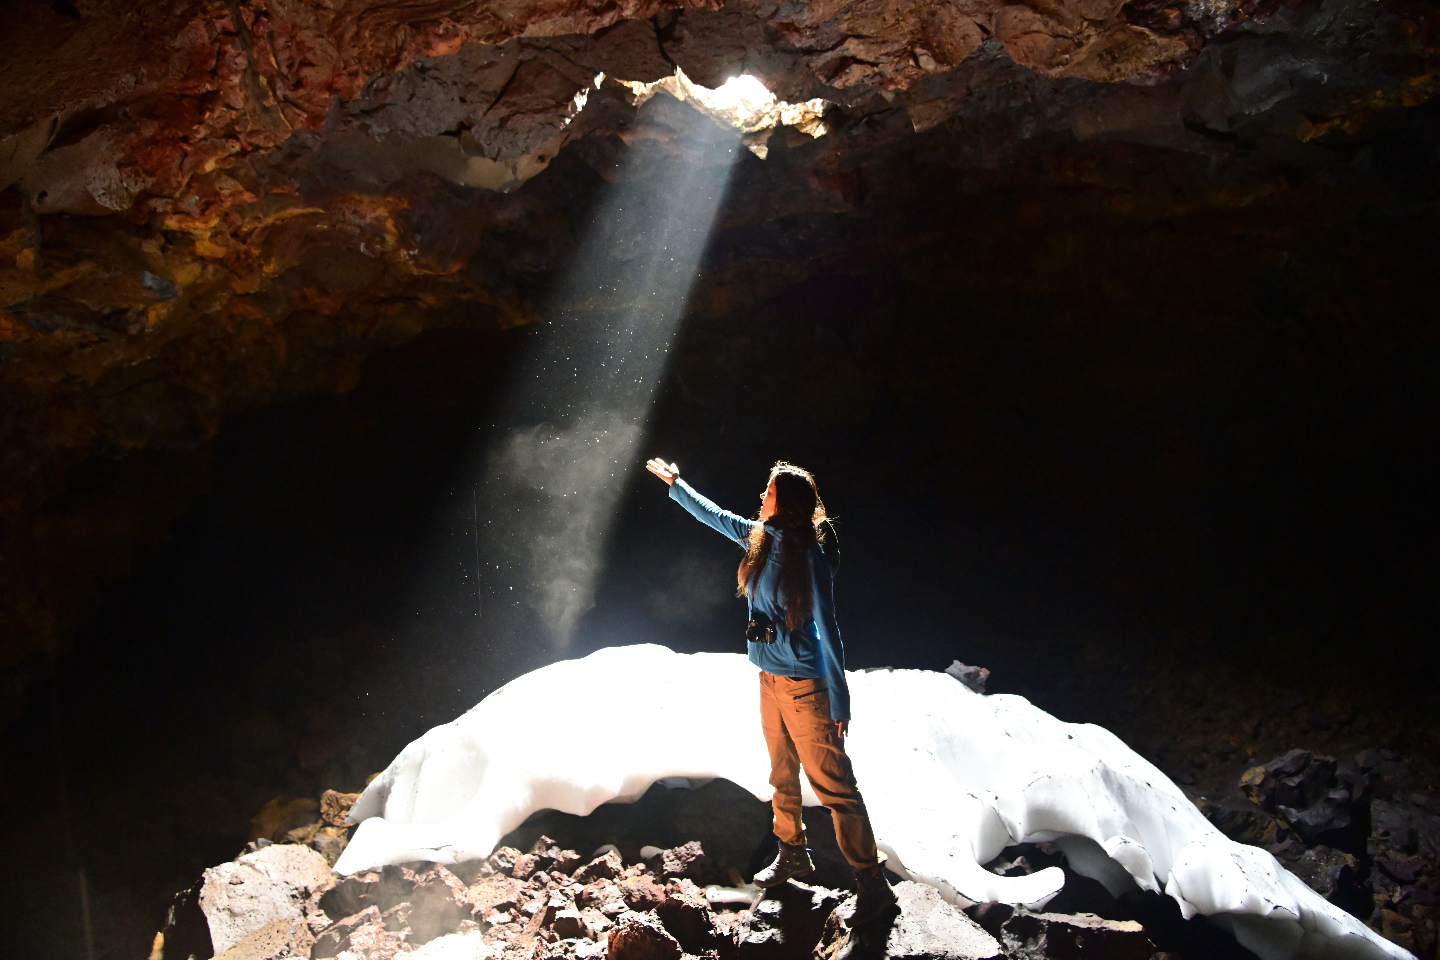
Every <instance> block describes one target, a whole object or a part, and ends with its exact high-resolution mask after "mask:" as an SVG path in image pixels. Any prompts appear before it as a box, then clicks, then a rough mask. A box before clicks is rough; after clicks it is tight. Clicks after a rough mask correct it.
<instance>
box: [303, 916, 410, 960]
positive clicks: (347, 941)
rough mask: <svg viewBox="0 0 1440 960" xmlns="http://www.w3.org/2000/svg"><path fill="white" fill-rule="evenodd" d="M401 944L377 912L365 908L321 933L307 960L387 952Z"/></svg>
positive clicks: (398, 947) (400, 939) (402, 941)
mask: <svg viewBox="0 0 1440 960" xmlns="http://www.w3.org/2000/svg"><path fill="white" fill-rule="evenodd" d="M403 943H404V940H403V938H401V937H399V936H397V935H396V934H394V933H392V932H391V931H389V930H387V929H386V928H385V921H384V920H383V919H382V917H381V913H380V911H379V910H378V909H376V908H375V907H366V908H365V909H364V910H362V911H360V912H359V913H357V914H355V915H354V916H350V917H346V918H345V919H343V920H340V921H337V922H336V923H334V924H332V925H331V926H329V927H327V928H326V929H325V930H322V931H321V932H320V935H319V936H318V937H316V938H315V943H314V944H313V945H312V946H311V947H310V956H311V958H312V960H325V958H328V957H334V956H338V955H339V954H340V953H341V951H344V950H351V949H354V950H357V951H358V950H361V949H369V948H372V947H379V948H381V949H382V950H388V949H389V948H390V947H391V946H392V945H393V946H394V947H395V949H396V950H399V949H400V947H401V945H402V944H403ZM391 955H392V956H393V951H392V953H391Z"/></svg>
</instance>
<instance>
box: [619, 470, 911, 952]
mask: <svg viewBox="0 0 1440 960" xmlns="http://www.w3.org/2000/svg"><path fill="white" fill-rule="evenodd" d="M645 468H646V469H647V470H649V471H650V472H651V473H653V474H655V475H656V476H657V477H659V478H660V479H661V480H664V481H665V482H666V483H667V484H669V485H670V499H672V500H675V501H678V502H679V503H680V505H681V506H683V507H684V508H685V509H686V510H689V511H690V513H691V514H693V515H694V516H695V518H696V519H697V520H699V521H700V522H702V523H704V524H706V525H707V526H709V527H711V528H713V529H715V530H717V531H719V532H720V533H722V534H724V535H725V536H727V537H729V538H730V539H731V540H733V541H734V542H735V543H736V544H738V545H739V546H740V547H742V548H743V549H744V550H745V556H744V557H743V558H742V559H741V561H740V569H739V571H738V572H737V575H736V579H737V581H738V583H739V590H738V593H739V594H741V595H743V596H745V597H746V598H747V600H748V601H749V608H750V618H751V621H750V629H749V630H747V631H746V634H747V640H748V643H747V644H746V646H747V648H748V652H749V656H750V662H751V663H753V664H755V665H756V666H757V667H759V668H760V720H761V724H762V726H763V727H764V729H765V743H766V746H768V747H769V749H770V785H771V786H773V787H774V788H775V798H774V801H773V804H772V805H773V807H774V810H775V835H776V836H778V837H779V838H780V852H779V854H778V855H777V856H776V857H775V862H774V863H772V864H770V865H769V866H768V867H766V868H765V869H763V870H761V871H760V872H759V873H757V874H756V875H755V883H756V884H758V885H759V886H762V887H773V886H777V885H778V884H781V883H784V882H785V881H786V880H789V879H790V878H792V877H802V876H804V875H805V874H807V873H809V872H811V871H812V870H814V869H815V865H814V863H812V862H811V860H810V851H809V850H807V849H806V848H805V822H804V821H803V820H802V819H801V816H800V813H801V810H800V770H801V768H802V767H803V768H804V770H805V776H806V778H807V779H808V780H809V781H810V786H811V787H812V788H814V790H815V794H816V795H817V796H818V797H819V798H820V801H821V802H822V803H824V804H825V806H826V807H828V808H829V809H830V812H831V814H832V816H833V820H834V824H835V839H836V840H837V841H839V844H840V852H841V853H843V854H844V855H845V859H846V860H848V861H850V865H851V866H853V867H854V868H855V875H856V881H857V888H858V893H859V895H858V897H857V898H856V903H855V910H854V912H853V913H852V914H851V917H850V923H851V925H856V924H861V923H865V922H866V921H868V920H872V919H874V918H875V917H876V916H878V915H879V914H880V913H882V912H883V911H884V910H885V909H886V908H887V907H889V906H890V905H891V904H893V903H894V902H895V894H894V892H892V891H891V889H890V885H889V884H888V883H886V882H885V878H884V876H883V875H882V873H881V868H880V864H881V858H880V855H879V853H878V851H877V850H876V849H875V835H874V833H873V832H872V831H871V829H870V817H869V815H868V814H867V813H866V812H865V802H864V801H863V800H862V799H861V797H860V791H859V790H858V789H856V786H855V774H854V772H853V771H852V770H851V768H850V758H849V757H848V756H846V755H845V743H844V737H845V735H846V733H847V732H848V727H849V725H850V688H849V686H848V685H847V684H846V682H845V651H844V648H843V647H842V646H841V645H840V630H839V628H838V627H837V626H836V623H835V604H834V600H833V597H832V593H831V578H832V576H833V573H832V570H831V567H830V562H829V560H828V559H827V558H826V554H825V551H824V550H823V549H822V546H821V545H822V542H824V540H825V539H826V536H825V531H827V530H828V524H827V523H826V517H825V505H824V504H823V503H821V502H820V494H819V492H818V491H817V490H816V488H815V478H814V477H812V476H811V475H810V474H809V473H808V472H807V471H805V470H802V469H800V468H799V467H797V466H794V465H792V464H788V463H784V462H780V463H777V464H775V466H774V467H773V468H772V469H771V471H770V482H769V483H768V484H767V485H766V487H765V492H764V493H763V494H762V495H761V499H760V513H759V515H758V516H757V518H756V519H755V520H746V519H745V518H744V517H740V516H737V515H736V514H733V513H731V512H729V511H728V510H722V509H720V508H719V507H717V506H716V505H715V504H713V503H711V502H710V501H709V500H707V499H705V498H704V497H702V496H701V495H700V494H698V493H696V492H695V490H694V489H693V488H692V487H691V486H690V485H689V484H687V483H686V482H685V481H684V480H681V479H680V470H679V468H678V467H676V466H675V464H673V463H666V462H665V461H664V460H651V461H650V462H649V463H647V464H645Z"/></svg>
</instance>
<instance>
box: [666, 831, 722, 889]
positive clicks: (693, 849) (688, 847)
mask: <svg viewBox="0 0 1440 960" xmlns="http://www.w3.org/2000/svg"><path fill="white" fill-rule="evenodd" d="M654 859H655V860H656V861H657V862H656V863H655V864H654V865H653V869H655V871H656V872H657V873H658V874H660V876H662V877H688V878H689V879H691V880H694V881H695V882H696V883H706V882H708V881H709V880H710V878H711V875H712V872H713V870H712V866H711V863H710V858H709V857H707V856H705V850H704V848H703V847H701V846H700V841H698V840H691V841H690V842H689V843H685V844H682V845H680V846H678V847H671V848H670V849H669V850H662V851H661V852H660V854H659V855H658V856H657V857H655V858H654Z"/></svg>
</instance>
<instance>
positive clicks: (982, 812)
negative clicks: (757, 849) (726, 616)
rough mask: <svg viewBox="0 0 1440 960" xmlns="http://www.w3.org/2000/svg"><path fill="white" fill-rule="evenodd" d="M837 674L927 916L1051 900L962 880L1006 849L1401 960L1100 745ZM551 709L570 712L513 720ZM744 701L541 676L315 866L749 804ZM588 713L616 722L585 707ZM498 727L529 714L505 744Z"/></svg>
mask: <svg viewBox="0 0 1440 960" xmlns="http://www.w3.org/2000/svg"><path fill="white" fill-rule="evenodd" d="M848 676H849V681H850V691H851V705H852V713H853V716H854V717H855V718H856V719H855V723H854V729H853V731H852V733H851V736H850V738H849V740H848V743H847V750H848V752H849V754H850V757H851V760H852V762H853V764H854V768H855V774H856V777H857V779H858V781H859V784H860V789H861V791H862V793H863V794H864V796H865V801H866V805H867V806H868V808H869V810H870V818H871V822H872V824H873V826H874V828H875V835H876V837H877V840H878V842H879V844H880V847H881V849H883V850H885V851H886V853H888V854H889V855H890V858H891V859H890V866H891V867H892V868H893V869H894V870H895V871H896V872H897V873H899V874H900V875H901V876H904V877H906V878H908V879H912V880H918V881H921V882H924V883H928V884H931V885H932V886H934V887H936V888H937V889H938V890H939V891H940V893H941V894H942V895H943V896H944V897H945V898H946V899H947V900H950V901H951V902H954V903H957V904H959V905H961V906H967V905H969V904H971V903H980V902H986V901H998V902H1002V903H1011V904H1019V905H1025V906H1029V907H1032V908H1036V909H1038V908H1039V907H1041V906H1043V905H1044V904H1045V903H1046V902H1047V901H1048V900H1049V899H1050V898H1051V897H1053V896H1054V895H1055V894H1056V893H1058V892H1059V890H1060V887H1061V885H1062V884H1063V882H1064V875H1063V874H1062V873H1061V871H1060V870H1059V869H1057V868H1054V867H1052V868H1049V869H1046V870H1042V871H1040V872H1038V873H1035V874H1031V875H1029V876H1022V877H1001V876H997V875H995V874H993V873H991V872H989V871H988V870H986V869H985V868H984V867H983V866H981V864H984V863H987V862H989V861H990V860H992V859H994V858H995V857H996V856H997V855H998V854H999V853H1000V851H1001V850H1002V849H1004V848H1005V847H1006V846H1008V845H1010V844H1013V843H1020V842H1022V841H1031V842H1035V841H1041V840H1050V841H1053V842H1055V843H1057V844H1058V845H1059V846H1061V848H1062V849H1063V850H1064V851H1065V853H1066V855H1067V858H1068V859H1069V861H1070V864H1071V866H1072V867H1073V868H1074V869H1075V870H1076V871H1077V872H1080V873H1082V874H1085V875H1087V876H1093V877H1094V878H1095V879H1097V880H1099V881H1100V882H1102V883H1104V884H1105V885H1106V886H1107V887H1108V888H1110V890H1111V892H1112V893H1119V892H1122V891H1123V890H1124V889H1125V888H1126V887H1128V886H1130V885H1132V884H1133V885H1138V886H1139V887H1140V888H1142V889H1145V890H1151V891H1164V892H1165V893H1166V894H1168V895H1170V896H1171V897H1173V898H1174V899H1175V900H1176V902H1177V903H1178V904H1179V905H1180V909H1181V911H1182V912H1183V913H1184V914H1185V915H1186V916H1187V917H1188V916H1193V915H1194V914H1196V913H1200V914H1204V915H1206V916H1207V917H1209V918H1210V919H1212V920H1214V921H1216V922H1217V923H1220V924H1221V925H1222V926H1225V927H1226V928H1228V929H1229V930H1231V931H1232V932H1233V933H1234V935H1235V936H1236V938H1237V939H1238V940H1239V941H1240V942H1241V943H1242V944H1244V945H1245V946H1246V947H1248V948H1249V949H1251V950H1253V951H1254V952H1255V953H1256V954H1257V955H1259V956H1260V957H1262V958H1263V960H1291V958H1309V957H1315V958H1332V957H1333V958H1342V957H1343V958H1375V960H1380V958H1386V957H1391V958H1396V960H1401V958H1406V957H1410V954H1409V953H1408V952H1407V951H1405V950H1404V949H1402V948H1401V947H1399V946H1397V945H1395V944H1393V943H1390V942H1389V941H1387V940H1385V939H1384V938H1382V937H1380V936H1379V935H1378V934H1376V933H1375V932H1374V931H1372V930H1370V929H1369V928H1368V927H1366V926H1365V925H1364V924H1362V923H1361V922H1360V921H1359V920H1357V919H1356V918H1354V917H1352V916H1350V915H1349V914H1347V913H1345V912H1344V911H1343V910H1341V909H1340V908H1339V907H1336V906H1334V905H1333V904H1331V903H1328V902H1327V901H1326V900H1324V899H1323V898H1322V897H1321V896H1320V895H1319V894H1317V893H1316V892H1315V891H1313V890H1311V889H1310V888H1309V887H1308V886H1306V884H1305V883H1304V882H1303V881H1301V880H1300V879H1299V878H1297V877H1295V876H1294V875H1293V874H1291V873H1290V872H1289V871H1287V870H1285V869H1284V868H1283V867H1282V866H1280V864H1279V862H1278V861H1276V860H1275V858H1274V857H1273V856H1271V855H1270V854H1269V853H1267V852H1265V851H1263V850H1260V849H1258V848H1256V847H1251V846H1246V845H1244V844H1239V843H1236V842H1234V841H1232V840H1230V839H1229V838H1227V837H1225V836H1224V835H1223V834H1221V833H1220V831H1219V830H1217V829H1216V828H1215V827H1214V826H1213V825H1212V824H1211V823H1210V822H1209V821H1208V820H1206V819H1205V817H1204V816H1203V815H1202V814H1201V813H1200V811H1199V810H1198V809H1196V807H1195V806H1194V804H1192V803H1191V802H1190V800H1189V799H1188V798H1187V797H1186V796H1185V794H1184V793H1182V792H1181V790H1180V788H1179V787H1177V786H1176V785H1175V784H1174V783H1173V782H1171V781H1170V779H1169V778H1167V777H1166V776H1165V775H1164V774H1163V773H1161V772H1160V771H1159V770H1158V769H1157V768H1156V767H1155V766H1154V765H1152V764H1151V763H1149V762H1148V761H1146V760H1145V759H1144V758H1142V757H1141V756H1140V755H1139V754H1137V753H1135V752H1134V751H1133V750H1131V749H1130V748H1129V747H1127V746H1126V745H1125V744H1124V743H1122V742H1121V741H1120V739H1119V738H1118V737H1116V736H1115V735H1114V734H1112V733H1110V732H1109V731H1108V730H1105V729H1104V728H1102V727H1098V726H1095V725H1093V724H1075V723H1065V722H1063V721H1061V720H1058V719H1056V718H1055V717H1052V716H1051V715H1050V714H1048V713H1045V712H1044V711H1043V710H1040V709H1038V708H1037V707H1035V706H1033V705H1031V704H1030V702H1029V701H1027V700H1025V699H1024V698H1023V697H1017V696H1012V695H993V696H983V695H981V694H977V693H975V692H973V691H971V690H970V689H969V688H967V687H965V686H964V685H963V684H961V683H958V682H956V680H954V679H953V678H952V677H950V676H947V675H946V674H944V673H937V672H930V671H924V670H886V671H871V672H865V673H851V674H849V675H848ZM567 691H568V692H570V693H571V694H572V695H571V696H569V697H566V696H564V692H567ZM597 691H604V696H603V697H599V698H597V696H596V692H597ZM557 693H558V694H560V696H559V697H558V699H559V700H561V701H562V702H565V701H568V702H572V703H574V704H576V709H575V710H574V711H573V712H568V713H567V712H562V711H542V712H535V711H524V708H525V707H526V706H527V705H530V704H534V703H539V702H541V701H542V700H546V701H551V702H553V701H554V700H555V699H557ZM758 696H759V694H758V683H757V680H756V672H755V668H754V667H753V666H752V665H751V664H750V663H749V662H748V661H746V659H745V657H744V656H743V655H741V654H722V653H699V654H677V653H674V652H672V651H670V650H668V649H666V648H665V647H661V646H657V645H653V644H644V645H636V646H627V647H610V648H606V649H602V650H599V651H596V652H595V653H593V654H591V655H589V656H587V657H584V658H581V659H578V660H566V661H561V662H559V663H554V664H551V665H549V666H546V667H542V668H540V669H538V670H535V671H533V672H532V673H529V674H526V675H525V676H522V677H519V678H517V679H515V680H514V681H512V682H510V683H508V684H506V685H505V686H504V687H502V688H500V689H499V690H496V691H495V692H494V693H492V694H490V696H488V697H486V698H485V699H484V700H482V701H481V702H480V703H479V704H477V705H476V706H475V707H473V708H472V709H471V710H469V711H468V712H467V713H465V714H464V715H463V716H461V717H459V718H458V719H456V720H453V721H451V722H450V723H447V724H443V725H441V726H438V727H435V728H434V729H432V730H430V731H429V732H427V733H426V734H424V735H423V736H422V737H420V738H419V739H417V740H415V741H414V742H413V743H411V744H410V745H409V746H407V747H406V748H405V749H404V750H402V751H401V752H400V755H399V756H397V757H396V758H395V759H394V760H393V761H392V762H391V764H390V766H389V767H388V768H386V770H385V772H384V773H383V774H381V775H380V776H379V777H377V778H376V779H375V780H374V782H372V783H371V784H370V786H369V787H367V788H366V790H365V792H364V794H363V795H362V796H361V797H360V800H359V801H358V802H357V803H356V805H355V807H354V809H353V811H352V812H351V817H352V819H353V820H354V821H359V822H360V826H359V828H358V829H357V830H356V832H355V836H354V838H353V839H352V840H351V841H350V844H349V846H348V847H347V848H346V849H345V852H344V853H343V854H342V855H341V858H340V861H339V863H337V864H336V867H335V869H336V870H337V871H338V872H340V873H355V872H359V871H361V870H367V869H371V868H373V867H378V866H380V865H383V864H387V863H401V862H405V861H410V860H432V861H438V862H440V863H456V862H461V861H465V860H473V859H480V858H483V857H485V856H487V855H488V854H489V853H490V852H491V850H492V849H493V848H494V846H495V844H496V842H497V841H498V840H499V839H500V838H501V837H502V836H504V835H505V834H506V833H508V832H509V831H511V830H512V829H514V828H515V827H517V826H519V825H520V824H521V823H522V822H523V821H524V820H525V818H526V817H528V816H529V815H530V814H531V813H534V812H535V811H537V810H542V809H554V810H560V811H563V812H565V813H572V814H578V815H585V814H588V813H590V812H591V811H592V810H594V809H595V808H596V807H598V806H599V805H600V804H602V803H608V802H617V801H618V802H626V801H633V800H635V799H637V798H638V797H639V796H640V795H641V794H643V793H644V792H645V790H646V789H647V788H648V787H649V786H650V785H651V784H652V783H654V782H655V781H657V780H660V779H663V778H666V777H693V778H708V777H725V778H726V779H729V780H731V781H733V782H735V783H736V784H738V785H739V786H741V787H743V788H744V789H746V790H748V791H750V792H751V793H753V794H754V795H755V796H756V797H758V798H760V799H762V800H768V799H769V798H770V796H771V793H772V791H771V788H770V785H769V783H768V780H769V762H768V758H767V755H766V751H765V744H764V737H763V735H762V733H761V731H760V720H759V710H758V706H757V703H758ZM597 700H599V701H601V702H604V703H607V704H618V705H619V706H618V707H617V708H614V709H611V710H608V711H602V710H601V709H600V708H599V707H594V706H589V705H591V704H594V703H596V701H597ZM517 712H526V713H527V716H528V718H529V722H528V723H527V730H526V734H525V735H524V736H523V737H522V736H517V735H516V732H515V729H514V723H513V718H514V716H515V715H516V713H517ZM802 787H803V796H804V800H805V803H806V804H809V805H817V804H818V802H819V801H818V800H817V798H816V797H815V795H814V793H813V792H812V791H811V790H810V787H809V785H808V784H802Z"/></svg>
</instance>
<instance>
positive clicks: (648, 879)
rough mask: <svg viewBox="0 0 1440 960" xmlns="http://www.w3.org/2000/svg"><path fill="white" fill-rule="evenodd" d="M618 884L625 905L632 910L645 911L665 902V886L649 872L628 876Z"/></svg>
mask: <svg viewBox="0 0 1440 960" xmlns="http://www.w3.org/2000/svg"><path fill="white" fill-rule="evenodd" d="M616 886H618V887H619V888H620V896H621V897H623V898H624V899H625V905H626V906H628V907H629V908H630V909H631V910H637V911H639V912H641V913H644V912H645V911H646V910H654V909H655V908H656V907H658V906H660V904H662V903H664V902H665V897H666V893H665V888H664V887H663V886H661V885H660V884H659V883H657V882H656V881H655V878H654V877H652V876H650V875H649V874H648V873H642V874H639V875H638V876H633V877H626V878H625V879H623V880H621V881H620V882H619V883H618V884H616Z"/></svg>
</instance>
